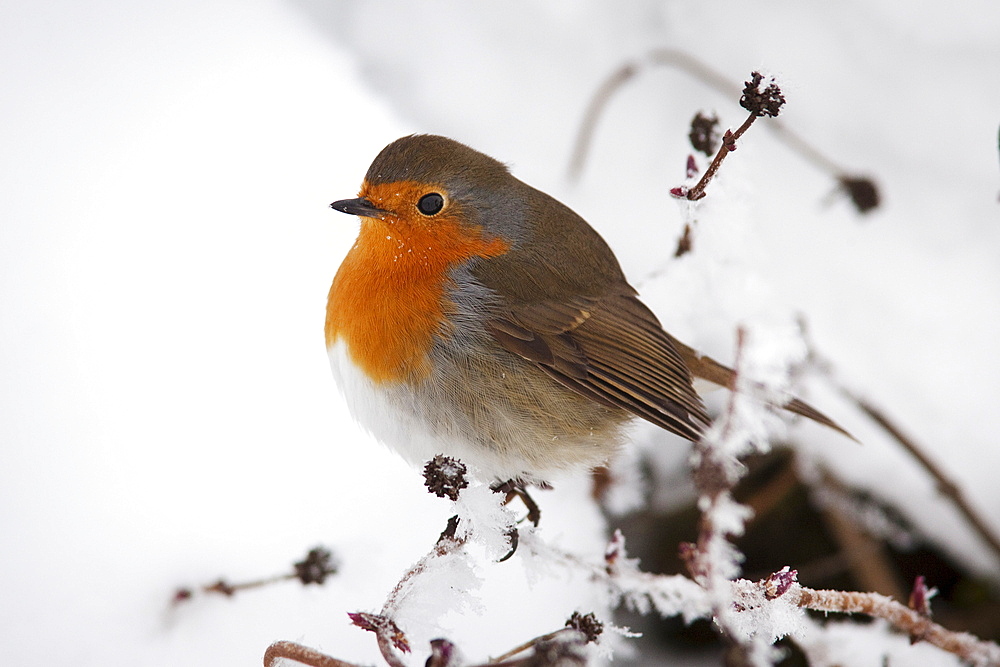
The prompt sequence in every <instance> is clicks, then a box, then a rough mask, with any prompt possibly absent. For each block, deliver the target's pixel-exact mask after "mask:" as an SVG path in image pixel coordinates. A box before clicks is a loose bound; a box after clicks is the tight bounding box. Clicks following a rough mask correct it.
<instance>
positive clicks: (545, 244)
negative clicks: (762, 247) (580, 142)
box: [325, 134, 849, 490]
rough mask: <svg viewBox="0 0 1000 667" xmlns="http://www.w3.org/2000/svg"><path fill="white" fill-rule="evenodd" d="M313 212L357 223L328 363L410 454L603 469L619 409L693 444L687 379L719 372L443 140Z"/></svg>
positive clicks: (496, 466) (497, 469) (557, 216)
mask: <svg viewBox="0 0 1000 667" xmlns="http://www.w3.org/2000/svg"><path fill="white" fill-rule="evenodd" d="M330 206H331V208H333V209H335V210H337V211H340V212H342V213H346V214H350V215H354V216H358V217H359V218H360V223H361V224H360V231H359V234H358V237H357V240H356V241H355V243H354V245H353V246H352V247H351V249H350V250H349V252H348V253H347V255H346V257H345V258H344V260H343V263H342V264H341V265H340V268H339V269H338V270H337V272H336V276H335V278H334V280H333V284H332V286H331V287H330V291H329V296H328V300H327V310H326V323H325V337H326V346H327V351H328V353H329V357H330V363H331V367H332V369H333V374H334V376H335V378H336V380H337V383H338V384H339V386H340V388H341V389H342V391H343V393H344V396H345V398H346V401H347V404H348V407H349V409H350V411H351V413H352V414H353V416H354V417H355V419H356V420H357V421H359V422H360V423H361V424H362V425H363V426H364V427H365V428H366V429H367V430H369V431H370V432H371V433H372V434H373V435H374V436H375V438H376V439H378V440H380V441H381V442H383V443H384V444H386V445H388V446H390V447H391V448H393V449H395V450H396V451H397V452H398V453H400V454H401V455H402V456H403V458H405V459H407V460H409V461H410V462H411V463H413V464H415V465H421V464H423V463H424V462H426V461H427V460H429V459H431V458H432V457H434V456H436V455H438V454H444V455H446V456H449V457H452V458H456V459H459V460H460V461H462V462H463V463H464V464H466V465H467V466H471V468H472V470H473V474H474V476H476V477H477V478H480V479H482V480H485V481H489V482H492V483H494V484H496V485H497V486H498V487H499V486H501V485H503V484H506V485H507V486H506V488H508V489H521V490H524V489H527V488H528V487H529V486H532V485H536V486H546V485H547V484H548V482H550V481H551V480H552V479H553V478H556V477H558V476H560V475H563V474H567V473H571V472H573V471H579V470H587V469H592V468H595V467H597V466H600V465H602V464H604V463H606V462H607V461H608V460H609V458H610V457H612V455H613V454H614V453H615V451H616V450H618V448H619V447H621V446H622V445H623V444H624V440H625V438H626V433H625V431H626V429H625V427H626V425H627V424H628V423H629V422H630V421H632V420H634V419H635V418H641V419H644V420H646V421H648V422H651V423H652V424H655V425H657V426H659V427H661V428H662V429H664V430H666V431H668V432H670V433H673V434H676V435H678V436H680V437H681V438H684V439H687V440H690V441H697V440H698V439H699V438H701V436H702V435H703V434H704V432H705V430H706V428H707V427H708V426H709V424H710V423H711V420H710V418H709V415H708V413H707V411H706V408H705V404H704V403H703V401H702V399H701V397H700V395H699V394H698V392H697V391H696V390H695V385H694V381H695V380H696V379H698V380H701V381H707V382H708V383H710V384H713V385H719V386H730V385H731V384H732V383H733V381H734V371H733V370H732V369H730V368H728V367H726V366H724V365H723V364H721V363H719V362H717V361H715V360H713V359H711V358H710V357H707V356H704V355H702V354H699V353H698V352H697V351H696V350H694V349H693V348H691V347H689V346H687V345H685V344H683V343H681V342H680V341H678V340H677V339H676V338H674V337H673V336H671V335H670V334H669V333H667V332H666V331H665V330H664V328H663V326H662V325H661V324H660V321H659V319H657V317H656V315H654V314H653V312H652V311H651V310H650V309H649V308H647V307H646V306H645V305H644V304H643V303H642V302H641V301H640V300H639V298H638V292H637V291H636V290H635V289H634V288H633V287H632V286H631V285H630V284H629V283H628V281H627V279H626V277H625V274H624V273H623V271H622V269H621V266H620V265H619V262H618V260H617V258H616V257H615V254H614V252H613V251H612V250H611V248H610V247H609V246H608V244H607V243H606V242H605V241H604V239H603V238H602V237H601V236H600V235H599V234H598V233H597V231H595V230H594V228H593V227H591V226H590V224H588V223H587V222H586V221H585V220H584V219H583V218H582V217H580V216H579V215H577V214H576V213H575V212H573V211H572V210H571V209H570V208H569V207H567V206H566V205H564V204H562V203H561V202H559V201H557V200H556V199H555V198H553V197H551V196H549V195H547V194H545V193H544V192H541V191H540V190H537V189H535V188H533V187H532V186H530V185H528V184H527V183H524V182H523V181H521V180H519V179H518V178H516V177H515V176H514V175H513V174H512V173H511V171H510V169H509V168H508V167H507V166H506V165H505V164H504V163H502V162H500V161H498V160H496V159H494V158H492V157H489V156H487V155H485V154H484V153H481V152H479V151H477V150H475V149H473V148H470V147H469V146H466V145H464V144H462V143H460V142H458V141H455V140H453V139H449V138H447V137H443V136H437V135H431V134H414V135H409V136H405V137H402V138H400V139H397V140H396V141H393V142H392V143H390V144H389V145H388V146H386V147H385V148H384V149H383V150H382V151H381V152H380V153H379V154H378V155H377V157H376V158H375V160H374V161H373V162H372V164H371V166H370V168H369V169H368V172H367V174H366V175H365V178H364V181H363V183H362V186H361V189H360V192H359V193H358V196H357V197H356V198H352V199H343V200H339V201H335V202H333V203H332V204H330ZM783 407H784V408H786V409H788V410H790V411H792V412H795V413H798V414H800V415H804V416H806V417H808V418H810V419H813V420H815V421H817V422H819V423H821V424H824V425H826V426H828V427H830V428H833V429H835V430H838V431H840V432H842V433H844V434H846V435H848V436H849V434H847V432H846V431H844V430H843V429H842V428H841V427H840V426H839V425H837V424H836V423H835V422H833V421H832V420H831V419H829V418H828V417H826V416H825V415H824V414H822V413H821V412H819V411H818V410H816V409H815V408H813V407H811V406H810V405H808V404H806V403H804V402H803V401H800V400H798V399H794V398H792V399H791V400H790V401H789V402H787V403H786V404H785V405H784V406H783Z"/></svg>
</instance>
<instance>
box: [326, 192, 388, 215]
mask: <svg viewBox="0 0 1000 667" xmlns="http://www.w3.org/2000/svg"><path fill="white" fill-rule="evenodd" d="M330 208H332V209H334V210H335V211H340V212H341V213H347V214H348V215H360V216H363V217H365V218H378V219H379V220H381V219H382V218H384V217H385V215H386V213H388V211H383V210H382V209H380V208H378V207H376V206H375V204H373V203H371V202H370V201H368V200H367V199H364V198H363V197H359V198H358V199H341V200H340V201H335V202H333V203H332V204H330Z"/></svg>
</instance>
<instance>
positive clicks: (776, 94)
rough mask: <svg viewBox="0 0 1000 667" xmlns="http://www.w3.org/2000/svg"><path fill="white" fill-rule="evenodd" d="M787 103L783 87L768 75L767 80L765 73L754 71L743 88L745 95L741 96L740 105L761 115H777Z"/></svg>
mask: <svg viewBox="0 0 1000 667" xmlns="http://www.w3.org/2000/svg"><path fill="white" fill-rule="evenodd" d="M784 104H785V96H784V94H783V93H782V92H781V88H779V87H778V84H777V83H775V82H774V79H773V78H771V77H768V79H767V80H766V81H765V79H764V75H763V74H761V73H760V72H753V73H752V74H751V75H750V80H749V81H747V82H746V86H745V87H744V88H743V97H741V98H740V106H741V107H743V108H744V109H746V110H747V111H749V112H750V113H752V114H753V115H755V116H757V117H760V116H771V117H772V118H773V117H774V116H777V115H778V113H779V112H780V111H781V107H782V106H783V105H784Z"/></svg>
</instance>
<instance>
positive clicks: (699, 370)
mask: <svg viewBox="0 0 1000 667" xmlns="http://www.w3.org/2000/svg"><path fill="white" fill-rule="evenodd" d="M674 342H675V343H676V345H677V349H678V351H679V352H680V353H681V356H682V357H683V358H684V363H686V364H687V367H688V368H689V369H690V370H691V374H692V375H693V376H694V377H695V379H697V380H703V381H705V382H708V383H709V384H712V385H717V386H719V387H725V388H726V389H732V388H733V386H734V383H735V380H736V371H734V370H733V369H732V368H729V367H728V366H724V365H722V364H720V363H719V362H718V361H716V360H715V359H712V358H711V357H706V356H704V355H702V354H700V353H699V352H697V351H696V350H694V349H693V348H690V347H688V346H687V345H685V344H684V343H681V342H679V341H677V340H676V339H675V341H674ZM781 407H782V408H784V409H785V410H788V411H789V412H794V413H795V414H797V415H801V416H803V417H805V418H807V419H811V420H813V421H814V422H816V423H817V424H822V425H823V426H826V427H828V428H832V429H833V430H834V431H837V432H838V433H842V434H843V435H846V436H847V437H848V438H850V439H851V440H854V441H855V442H858V439H857V438H855V437H854V436H853V435H851V434H850V433H848V432H847V430H846V429H844V427H842V426H841V425H840V424H838V423H837V422H835V421H833V420H832V419H830V418H829V417H827V416H826V415H825V414H823V413H822V412H820V411H819V410H817V409H816V408H814V407H813V406H811V405H809V404H808V403H806V402H805V401H802V400H799V399H797V398H795V397H794V396H790V397H789V398H788V400H787V401H786V402H785V403H784V404H783V405H782V406H781Z"/></svg>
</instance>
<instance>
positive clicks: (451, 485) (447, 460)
mask: <svg viewBox="0 0 1000 667" xmlns="http://www.w3.org/2000/svg"><path fill="white" fill-rule="evenodd" d="M466 472H467V468H466V467H465V464H464V463H462V462H461V461H459V460H458V459H453V458H451V457H449V456H444V455H442V454H438V455H437V456H435V457H434V458H433V459H431V460H430V461H428V462H427V465H425V466H424V485H425V486H426V487H427V489H428V490H429V491H430V492H431V493H433V494H434V495H436V496H437V497H438V498H449V499H450V500H458V494H459V492H460V491H461V490H462V489H464V488H465V487H467V486H468V485H469V480H468V479H466V477H465V473H466Z"/></svg>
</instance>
